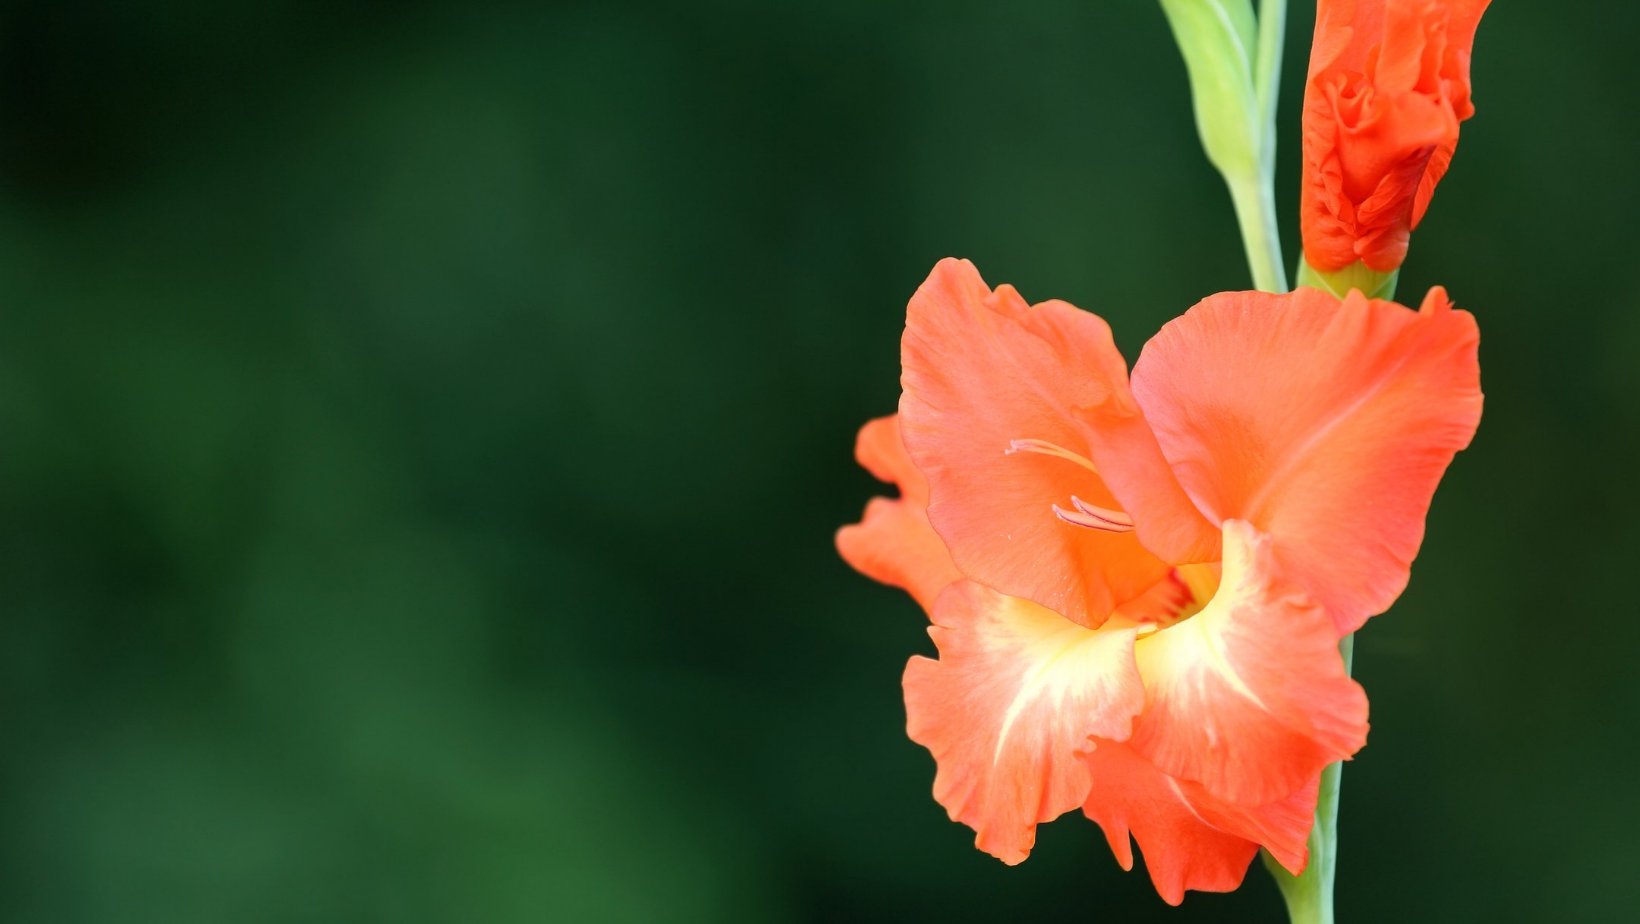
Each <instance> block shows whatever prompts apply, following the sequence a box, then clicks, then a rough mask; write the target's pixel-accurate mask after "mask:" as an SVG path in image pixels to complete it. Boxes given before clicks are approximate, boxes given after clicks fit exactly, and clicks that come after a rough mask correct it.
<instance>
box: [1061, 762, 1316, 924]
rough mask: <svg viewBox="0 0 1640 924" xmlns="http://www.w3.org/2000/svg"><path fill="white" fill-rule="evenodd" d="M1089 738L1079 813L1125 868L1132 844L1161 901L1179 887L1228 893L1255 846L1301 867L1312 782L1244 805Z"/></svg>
mask: <svg viewBox="0 0 1640 924" xmlns="http://www.w3.org/2000/svg"><path fill="white" fill-rule="evenodd" d="M1096 743H1097V747H1096V748H1095V750H1094V751H1093V753H1091V754H1089V755H1087V757H1086V758H1085V760H1087V762H1088V767H1089V772H1090V773H1091V775H1092V778H1093V779H1092V784H1091V786H1090V787H1089V792H1088V798H1087V802H1086V803H1085V804H1084V805H1083V811H1084V812H1085V813H1086V814H1087V816H1088V817H1089V818H1091V819H1093V820H1094V821H1095V822H1097V823H1098V824H1099V826H1100V827H1101V828H1103V829H1104V832H1105V839H1106V840H1107V841H1108V842H1109V843H1110V847H1111V852H1113V853H1115V854H1116V859H1117V861H1118V862H1120V863H1121V864H1122V868H1123V869H1132V868H1133V850H1132V845H1131V843H1130V841H1129V836H1130V835H1131V837H1132V838H1133V839H1134V840H1137V841H1138V842H1139V849H1140V850H1142V851H1144V855H1145V867H1146V868H1147V869H1148V870H1149V871H1150V878H1151V881H1152V882H1154V883H1155V884H1156V891H1157V892H1159V893H1160V894H1161V896H1162V898H1163V899H1164V900H1166V901H1167V903H1168V904H1171V905H1177V904H1179V903H1180V902H1181V901H1183V900H1184V893H1185V890H1186V889H1194V890H1196V891H1199V892H1230V891H1234V890H1235V889H1236V888H1238V887H1239V886H1240V885H1241V881H1242V877H1243V876H1244V875H1245V874H1246V872H1247V864H1248V863H1249V862H1251V861H1252V859H1253V855H1254V854H1255V853H1257V852H1258V848H1259V846H1260V845H1263V846H1265V847H1267V848H1269V849H1270V852H1271V854H1273V855H1274V856H1275V857H1276V859H1277V860H1278V861H1279V862H1280V863H1281V864H1282V865H1283V866H1286V867H1287V868H1288V869H1289V870H1292V871H1293V872H1295V873H1296V872H1297V871H1299V870H1302V869H1303V867H1304V864H1305V862H1306V861H1307V859H1308V838H1309V833H1310V826H1311V824H1312V822H1313V819H1314V816H1315V799H1316V789H1317V785H1316V784H1317V782H1318V780H1313V781H1311V782H1310V783H1309V785H1307V786H1304V787H1301V788H1300V789H1299V790H1298V791H1297V792H1295V793H1293V794H1292V795H1291V796H1288V797H1286V798H1284V799H1281V800H1279V801H1277V802H1274V803H1271V804H1269V805H1264V806H1259V807H1255V808H1248V807H1244V806H1239V805H1236V804H1234V803H1230V802H1225V801H1223V800H1220V799H1215V798H1214V797H1213V796H1211V795H1210V794H1208V793H1207V791H1206V790H1205V789H1203V788H1202V787H1201V786H1200V785H1199V784H1196V783H1192V782H1189V781H1181V780H1178V779H1175V778H1173V777H1171V776H1168V775H1167V774H1165V773H1163V772H1162V771H1160V770H1158V769H1156V767H1155V766H1154V765H1152V764H1151V763H1150V762H1149V761H1147V760H1145V759H1144V758H1143V757H1140V756H1139V755H1138V754H1137V753H1135V752H1134V751H1133V749H1132V748H1130V747H1128V746H1127V745H1125V744H1121V743H1118V742H1114V741H1103V740H1101V741H1098V742H1096Z"/></svg>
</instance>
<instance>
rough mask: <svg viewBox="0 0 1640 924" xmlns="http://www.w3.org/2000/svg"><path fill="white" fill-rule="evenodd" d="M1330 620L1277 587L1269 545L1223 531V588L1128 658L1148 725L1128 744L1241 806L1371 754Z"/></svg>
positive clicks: (1240, 526) (1361, 709)
mask: <svg viewBox="0 0 1640 924" xmlns="http://www.w3.org/2000/svg"><path fill="white" fill-rule="evenodd" d="M1337 646H1338V634H1337V631H1336V630H1335V628H1334V626H1333V623H1332V620H1331V619H1329V618H1328V616H1327V614H1326V612H1325V611H1323V610H1322V609H1321V608H1320V607H1319V606H1316V605H1315V604H1314V603H1312V602H1310V600H1309V599H1308V598H1307V597H1306V596H1305V595H1304V594H1303V593H1302V591H1301V590H1299V589H1298V588H1296V587H1294V586H1293V585H1292V584H1290V583H1288V582H1287V581H1285V580H1283V579H1282V576H1281V574H1280V573H1279V572H1278V570H1277V563H1276V560H1275V556H1274V554H1273V550H1272V548H1271V542H1270V540H1269V538H1268V537H1266V536H1261V535H1259V534H1258V533H1257V532H1256V531H1255V530H1254V529H1253V528H1252V527H1251V526H1249V525H1248V524H1247V523H1244V522H1242V521H1240V520H1227V521H1225V524H1224V576H1223V579H1222V582H1221V583H1220V585H1219V590H1218V593H1217V594H1215V595H1214V596H1213V599H1212V600H1211V601H1209V602H1208V604H1207V606H1206V607H1205V608H1204V609H1203V610H1202V611H1201V612H1200V613H1198V614H1196V615H1195V616H1193V617H1191V618H1189V619H1186V620H1184V621H1182V622H1179V623H1177V624H1175V625H1172V626H1169V627H1168V628H1166V629H1163V630H1161V631H1160V632H1157V633H1156V634H1154V635H1151V636H1148V637H1146V638H1143V639H1140V640H1139V642H1138V643H1137V644H1136V645H1135V646H1134V654H1135V657H1136V658H1137V660H1138V663H1139V673H1140V676H1141V677H1143V678H1144V685H1145V709H1144V716H1143V718H1142V719H1141V720H1140V721H1139V723H1138V725H1137V726H1136V727H1135V728H1134V730H1133V736H1132V738H1131V739H1130V741H1129V743H1130V744H1131V745H1132V747H1133V749H1134V751H1135V752H1136V753H1138V754H1139V755H1140V756H1142V757H1144V758H1145V759H1146V760H1149V761H1150V762H1151V763H1152V764H1154V765H1155V766H1156V767H1157V768H1158V769H1160V770H1161V771H1163V772H1164V773H1167V774H1169V775H1170V776H1174V777H1178V778H1179V779H1181V780H1194V781H1196V782H1198V783H1200V784H1201V785H1202V787H1203V788H1204V789H1205V790H1206V791H1207V792H1208V793H1210V794H1212V795H1213V796H1214V797H1215V798H1217V799H1221V800H1225V801H1227V802H1233V803H1237V804H1240V805H1250V806H1256V805H1265V804H1268V803H1271V802H1275V801H1278V800H1280V799H1283V798H1285V797H1287V796H1289V795H1291V794H1292V793H1293V792H1295V791H1297V790H1298V789H1300V788H1301V787H1303V786H1305V785H1306V784H1308V783H1309V782H1311V781H1313V780H1314V779H1316V778H1317V777H1318V776H1319V775H1320V773H1321V770H1322V768H1323V767H1325V766H1326V765H1327V764H1330V763H1332V762H1334V761H1337V760H1343V759H1345V758H1347V757H1349V756H1350V755H1352V754H1354V753H1355V752H1356V751H1357V750H1359V749H1360V748H1361V746H1362V745H1363V744H1365V743H1366V738H1367V697H1366V694H1365V693H1364V692H1363V691H1362V689H1361V687H1360V685H1359V684H1357V683H1356V682H1355V681H1353V680H1351V679H1350V677H1349V675H1348V674H1347V673H1346V672H1345V670H1344V659H1343V657H1342V656H1341V655H1340V654H1339V653H1338V647H1337Z"/></svg>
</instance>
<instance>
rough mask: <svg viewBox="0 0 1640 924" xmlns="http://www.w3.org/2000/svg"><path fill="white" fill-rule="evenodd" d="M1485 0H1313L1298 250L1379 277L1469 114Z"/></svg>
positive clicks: (1419, 214)
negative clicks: (1362, 267)
mask: <svg viewBox="0 0 1640 924" xmlns="http://www.w3.org/2000/svg"><path fill="white" fill-rule="evenodd" d="M1488 2H1489V0H1320V3H1319V4H1318V7H1317V10H1316V21H1315V44H1314V46H1313V47H1312V49H1311V52H1310V72H1309V80H1308V82H1307V83H1306V84H1305V87H1304V178H1303V183H1304V185H1303V198H1302V202H1301V204H1300V217H1301V221H1302V230H1303V235H1304V257H1305V259H1306V260H1307V261H1308V262H1309V264H1310V265H1311V266H1312V267H1314V268H1315V269H1317V270H1320V271H1322V272H1335V271H1337V270H1341V269H1343V268H1345V267H1346V266H1349V265H1350V264H1352V263H1355V262H1356V261H1357V260H1359V261H1362V262H1364V263H1365V264H1366V265H1367V266H1368V267H1369V268H1370V269H1372V270H1375V271H1377V272H1381V273H1387V272H1390V271H1391V270H1394V269H1395V268H1396V267H1398V266H1400V265H1401V261H1402V260H1403V259H1405V257H1406V252H1407V238H1408V237H1409V236H1410V234H1411V233H1412V229H1413V228H1415V227H1417V226H1418V222H1419V221H1421V220H1422V219H1423V217H1424V211H1425V209H1427V208H1428V207H1429V198H1430V196H1431V195H1432V194H1433V193H1434V192H1435V184H1437V183H1439V182H1440V180H1441V177H1442V175H1444V174H1445V173H1446V168H1447V166H1448V165H1449V164H1450V163H1451V162H1452V153H1453V151H1455V150H1456V149H1457V146H1458V123H1459V122H1462V121H1463V120H1464V119H1467V118H1469V117H1470V116H1472V115H1474V114H1475V107H1474V106H1473V105H1471V104H1470V101H1469V56H1470V49H1471V48H1472V47H1473V45H1474V43H1475V27H1476V25H1477V24H1479V22H1480V18H1481V13H1482V12H1483V11H1485V9H1486V5H1487V3H1488Z"/></svg>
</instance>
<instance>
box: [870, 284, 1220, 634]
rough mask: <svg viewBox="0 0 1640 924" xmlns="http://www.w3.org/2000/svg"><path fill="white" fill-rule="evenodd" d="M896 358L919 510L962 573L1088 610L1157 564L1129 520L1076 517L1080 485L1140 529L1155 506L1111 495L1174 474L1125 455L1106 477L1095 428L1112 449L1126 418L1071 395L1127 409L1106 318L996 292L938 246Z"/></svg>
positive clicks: (1078, 616) (1102, 608) (1102, 606)
mask: <svg viewBox="0 0 1640 924" xmlns="http://www.w3.org/2000/svg"><path fill="white" fill-rule="evenodd" d="M902 361H903V365H904V373H903V375H902V376H901V384H902V386H903V387H904V390H905V391H904V395H903V396H902V397H901V399H900V425H901V428H902V431H903V434H904V437H905V445H906V448H907V450H909V452H910V454H911V458H912V460H913V461H914V462H915V463H916V466H917V468H918V469H920V470H921V471H922V472H923V473H924V474H926V475H927V477H928V483H929V490H930V503H929V508H928V517H929V520H930V521H931V522H932V523H933V525H934V529H935V530H936V531H937V532H938V533H939V534H940V536H941V537H942V538H943V539H944V540H945V544H946V546H947V547H948V548H949V549H950V550H951V557H952V560H953V561H955V562H956V565H957V567H958V568H959V569H961V570H962V572H963V573H964V574H965V575H967V576H968V577H970V578H972V579H974V580H976V581H979V582H980V583H983V584H986V585H987V586H990V587H993V588H996V589H997V590H999V591H1002V592H1003V593H1005V594H1009V595H1011V596H1016V597H1024V598H1026V599H1029V600H1034V601H1036V602H1037V603H1040V604H1041V605H1043V606H1045V607H1048V608H1049V609H1052V610H1053V611H1055V612H1057V613H1062V614H1064V615H1065V616H1067V617H1069V618H1071V619H1073V620H1076V621H1077V622H1079V623H1082V624H1084V625H1088V626H1096V625H1098V624H1099V623H1100V622H1101V621H1103V620H1104V619H1105V617H1106V616H1108V615H1109V613H1110V611H1111V610H1112V609H1113V608H1114V607H1115V606H1117V605H1118V604H1120V603H1123V602H1125V601H1126V600H1129V599H1132V598H1133V597H1135V596H1137V595H1138V594H1140V593H1142V592H1143V591H1144V590H1146V589H1147V588H1149V587H1151V586H1152V585H1154V584H1155V583H1156V581H1158V580H1160V579H1161V578H1162V577H1163V576H1164V575H1165V574H1166V573H1167V570H1168V566H1167V564H1166V563H1165V562H1163V561H1162V560H1161V559H1160V558H1158V557H1157V556H1156V555H1154V554H1152V553H1151V552H1150V551H1147V550H1146V548H1145V547H1144V546H1142V545H1141V544H1140V541H1139V538H1137V537H1136V536H1135V534H1134V533H1133V532H1131V531H1107V530H1104V529H1100V528H1093V527H1090V526H1086V525H1076V523H1075V522H1074V520H1076V519H1077V516H1076V514H1075V513H1074V512H1071V511H1073V508H1074V505H1075V501H1076V500H1081V501H1082V502H1084V504H1086V505H1090V506H1092V507H1095V508H1102V509H1104V510H1106V511H1109V512H1114V513H1116V514H1118V515H1119V516H1127V517H1130V518H1131V519H1134V520H1138V521H1139V532H1140V534H1141V535H1145V534H1146V530H1147V529H1153V528H1155V527H1151V526H1150V525H1149V521H1151V520H1152V519H1157V518H1154V517H1152V516H1150V515H1149V514H1148V513H1147V512H1146V511H1141V510H1135V509H1133V508H1129V509H1128V510H1127V511H1126V514H1125V515H1124V514H1123V512H1122V505H1123V503H1125V502H1128V501H1130V500H1132V499H1134V498H1141V499H1142V498H1145V497H1148V496H1150V495H1152V494H1157V495H1164V494H1165V493H1166V487H1165V484H1166V483H1169V482H1171V481H1172V474H1171V472H1170V471H1168V469H1167V468H1166V466H1164V465H1155V464H1152V465H1142V464H1135V465H1130V466H1128V468H1130V469H1132V470H1133V471H1131V472H1130V471H1125V470H1124V472H1123V474H1124V477H1125V478H1127V479H1128V480H1130V481H1131V482H1132V483H1131V484H1128V485H1126V486H1125V489H1124V490H1123V491H1122V492H1120V493H1113V490H1114V487H1115V486H1114V485H1113V484H1111V483H1110V482H1108V481H1107V479H1106V478H1104V477H1101V475H1102V474H1103V473H1104V471H1105V469H1104V466H1105V464H1106V462H1105V460H1104V459H1099V460H1095V459H1094V454H1095V451H1096V445H1095V444H1096V442H1097V443H1098V446H1097V449H1098V451H1099V452H1100V453H1104V454H1115V451H1113V449H1112V446H1111V445H1107V444H1111V443H1118V444H1119V443H1121V442H1122V437H1123V436H1124V434H1125V433H1126V431H1122V430H1119V429H1114V428H1113V429H1112V430H1111V432H1110V433H1108V434H1103V435H1100V434H1096V433H1095V432H1094V430H1093V427H1092V426H1091V425H1090V424H1089V423H1088V422H1085V421H1083V420H1080V419H1079V418H1078V413H1079V411H1080V410H1083V409H1100V408H1108V409H1110V410H1109V413H1110V414H1112V415H1116V416H1120V415H1121V414H1122V413H1126V414H1127V415H1128V416H1130V417H1134V416H1136V413H1137V411H1136V408H1134V406H1133V405H1132V400H1131V398H1130V397H1129V396H1128V393H1127V369H1126V365H1125V363H1124V362H1123V360H1122V357H1121V355H1120V354H1119V353H1117V351H1116V347H1115V344H1114V343H1113V342H1112V340H1111V336H1110V328H1109V327H1108V326H1107V325H1106V324H1105V322H1104V321H1102V320H1100V319H1099V318H1098V317H1096V316H1094V315H1091V314H1088V313H1086V312H1083V311H1079V310H1077V309H1076V308H1074V307H1072V306H1070V305H1067V304H1065V303H1063V302H1047V303H1044V304H1041V305H1037V306H1036V307H1034V308H1033V307H1030V306H1028V305H1027V304H1026V303H1025V301H1024V299H1022V298H1020V297H1019V294H1018V293H1017V292H1015V291H1014V290H1013V289H1012V288H1010V287H1008V286H1003V287H1001V288H999V289H997V290H996V291H995V292H992V291H991V290H990V289H989V288H988V287H987V286H986V285H985V281H984V280H983V279H981V278H980V275H979V272H978V271H977V270H975V269H974V266H973V264H971V263H968V262H967V261H959V260H943V261H941V262H940V263H939V265H937V266H935V267H934V270H933V272H932V273H931V274H930V275H929V277H928V280H927V281H926V282H924V283H923V285H922V286H921V288H919V289H918V290H917V293H916V294H915V295H914V296H912V298H911V303H910V305H909V307H908V309H907V312H906V331H905V338H904V341H903V342H902ZM1142 425H1143V421H1142V420H1140V421H1138V426H1140V427H1142ZM1145 436H1146V437H1147V438H1148V436H1149V434H1148V431H1145ZM1096 437H1098V439H1096ZM1141 448H1142V447H1141ZM1116 449H1117V450H1120V449H1121V447H1120V446H1117V447H1116ZM1155 458H1156V460H1157V461H1159V460H1160V453H1159V450H1157V451H1155ZM1146 479H1157V480H1158V481H1159V482H1160V483H1162V484H1163V486H1162V487H1160V488H1152V487H1151V486H1149V485H1147V484H1146V483H1145V480H1146ZM1172 492H1173V497H1174V499H1175V500H1176V502H1177V503H1178V504H1179V505H1181V506H1182V507H1183V510H1184V511H1185V513H1182V514H1175V515H1172V516H1173V519H1176V520H1179V521H1180V522H1186V520H1185V517H1186V516H1188V517H1194V518H1195V520H1196V521H1197V523H1198V524H1199V525H1205V521H1204V520H1202V519H1201V517H1200V514H1199V513H1197V512H1196V511H1195V510H1194V509H1193V508H1192V507H1191V506H1190V505H1189V503H1188V501H1187V500H1186V499H1185V498H1184V496H1183V493H1182V491H1180V489H1179V488H1178V486H1177V485H1176V484H1174V485H1173V488H1172ZM1119 497H1120V498H1121V500H1120V501H1119V500H1118V498H1119ZM1055 505H1058V506H1059V507H1060V508H1061V510H1064V511H1067V512H1070V515H1069V516H1066V517H1064V518H1062V517H1061V516H1058V515H1056V512H1055V510H1054V507H1055ZM1088 522H1093V521H1091V520H1090V521H1088ZM1159 525H1160V526H1165V525H1167V524H1165V523H1162V524H1159ZM1129 528H1130V527H1127V526H1123V527H1121V529H1129ZM1175 529H1179V527H1175Z"/></svg>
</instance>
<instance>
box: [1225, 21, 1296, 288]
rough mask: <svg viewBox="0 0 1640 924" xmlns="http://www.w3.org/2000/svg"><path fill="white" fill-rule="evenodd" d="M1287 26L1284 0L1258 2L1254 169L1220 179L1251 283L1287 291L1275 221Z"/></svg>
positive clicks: (1279, 235)
mask: <svg viewBox="0 0 1640 924" xmlns="http://www.w3.org/2000/svg"><path fill="white" fill-rule="evenodd" d="M1286 31H1287V0H1262V2H1260V3H1259V8H1258V52H1257V54H1256V60H1255V61H1254V62H1253V75H1252V76H1253V95H1254V99H1255V100H1257V105H1258V121H1257V123H1256V124H1257V135H1256V136H1255V137H1256V144H1257V147H1258V151H1257V154H1258V167H1257V172H1256V174H1254V175H1253V176H1251V177H1239V178H1232V177H1230V176H1228V175H1227V176H1226V177H1225V180H1226V182H1227V183H1228V184H1229V186H1230V199H1231V201H1232V202H1233V203H1234V204H1235V207H1236V222H1237V224H1239V225H1240V226H1241V240H1242V246H1244V247H1245V248H1246V249H1247V266H1248V268H1250V269H1251V270H1252V271H1253V286H1254V287H1255V288H1258V289H1261V290H1263V291H1265V292H1285V291H1287V267H1286V262H1285V261H1284V260H1283V259H1282V256H1281V230H1280V228H1279V227H1278V226H1277V225H1276V195H1275V185H1276V100H1277V98H1278V96H1279V94H1280V91H1281V46H1282V40H1283V36H1284V35H1285V34H1286Z"/></svg>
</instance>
